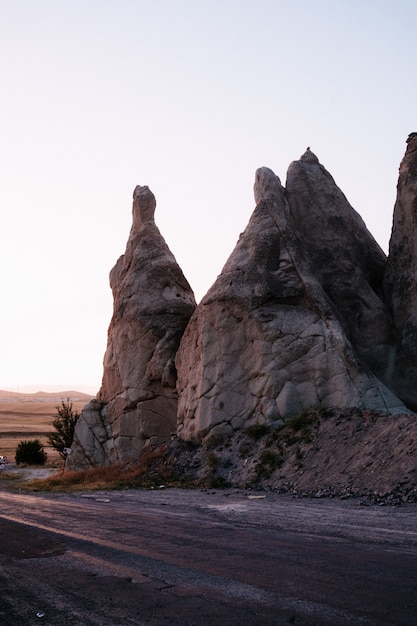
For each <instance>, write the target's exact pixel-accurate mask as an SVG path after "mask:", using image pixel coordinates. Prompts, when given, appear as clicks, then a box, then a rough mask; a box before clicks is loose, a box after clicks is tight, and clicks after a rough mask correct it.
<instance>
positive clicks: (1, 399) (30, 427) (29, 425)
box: [0, 390, 91, 466]
mask: <svg viewBox="0 0 417 626" xmlns="http://www.w3.org/2000/svg"><path fill="white" fill-rule="evenodd" d="M90 398H91V396H89V395H87V394H84V393H81V392H78V391H72V390H70V391H65V390H63V391H59V392H44V391H38V392H37V393H18V392H12V391H0V455H5V456H7V458H8V460H9V462H14V460H15V451H16V447H17V445H18V444H19V442H20V441H27V440H30V439H39V440H40V442H41V443H42V444H43V446H44V448H45V452H46V453H47V455H48V458H47V461H46V465H47V466H57V465H59V464H62V460H61V459H60V456H59V454H58V452H57V451H56V450H54V449H53V448H51V447H50V446H49V445H48V441H47V436H48V433H49V432H51V431H53V426H52V421H53V420H54V418H55V416H56V413H57V407H58V406H59V405H60V404H61V402H62V401H63V400H64V401H65V402H66V401H67V400H68V399H69V400H70V401H71V402H72V406H73V409H74V411H77V412H78V413H81V410H82V408H83V407H84V406H85V405H86V404H87V402H88V401H89V400H90Z"/></svg>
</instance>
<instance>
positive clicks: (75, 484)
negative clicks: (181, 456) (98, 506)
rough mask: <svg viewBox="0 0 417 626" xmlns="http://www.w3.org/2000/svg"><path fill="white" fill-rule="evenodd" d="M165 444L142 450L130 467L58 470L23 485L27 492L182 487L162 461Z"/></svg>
mask: <svg viewBox="0 0 417 626" xmlns="http://www.w3.org/2000/svg"><path fill="white" fill-rule="evenodd" d="M166 448H167V446H166V445H163V446H158V447H157V448H146V449H144V450H143V452H142V455H141V459H140V461H139V462H138V463H137V464H135V465H132V466H130V467H122V466H120V465H112V466H111V467H95V468H91V469H88V470H81V471H77V472H66V471H62V472H59V473H57V474H54V475H53V476H50V477H49V478H44V479H41V480H32V481H28V482H27V483H25V484H24V488H25V489H28V490H30V491H52V492H57V491H81V490H86V489H88V490H99V489H132V488H139V487H143V488H155V487H161V486H166V487H168V486H170V487H172V486H182V487H184V483H183V482H181V483H180V481H179V480H178V478H177V477H176V476H175V472H174V470H173V467H172V464H171V463H170V462H169V461H166V460H165V453H166ZM189 486H191V485H189Z"/></svg>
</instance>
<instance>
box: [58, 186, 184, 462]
mask: <svg viewBox="0 0 417 626" xmlns="http://www.w3.org/2000/svg"><path fill="white" fill-rule="evenodd" d="M155 207H156V201H155V197H154V195H153V193H152V192H151V191H150V190H149V189H148V187H140V186H138V187H136V189H135V190H134V193H133V207H132V217H133V223H132V228H131V231H130V235H129V239H128V242H127V246H126V252H125V254H124V255H123V256H121V257H120V258H119V260H118V261H117V263H116V265H115V267H114V268H113V269H112V271H111V273H110V285H111V288H112V291H113V299H114V311H113V317H112V320H111V322H110V326H109V331H108V344H107V350H106V353H105V357H104V371H103V381H102V386H101V389H100V391H99V393H98V396H97V399H95V400H93V401H92V402H90V403H89V404H88V405H87V406H86V407H85V408H84V410H83V412H82V415H81V417H80V419H79V421H78V423H77V427H76V431H75V438H74V443H73V445H72V450H71V454H70V456H69V457H68V462H67V465H68V467H69V468H70V469H71V468H77V469H79V468H82V467H89V466H95V465H108V464H114V463H121V464H126V463H129V462H133V461H135V460H137V459H138V457H139V455H140V451H141V449H142V447H143V445H144V443H145V442H153V441H160V440H161V439H164V438H167V437H169V436H170V435H172V434H173V433H175V429H176V416H177V392H176V371H175V365H174V358H175V354H176V352H177V349H178V345H179V342H180V339H181V336H182V334H183V332H184V329H185V327H186V325H187V323H188V320H189V318H190V316H191V314H192V313H193V311H194V308H195V300H194V295H193V292H192V290H191V288H190V286H189V284H188V282H187V281H186V280H185V278H184V275H183V273H182V271H181V270H180V268H179V267H178V265H177V262H176V260H175V258H174V256H173V255H172V253H171V252H170V250H169V248H168V246H167V244H166V242H165V241H164V239H163V237H162V235H161V234H160V232H159V230H158V228H157V226H156V224H155V221H154V212H155Z"/></svg>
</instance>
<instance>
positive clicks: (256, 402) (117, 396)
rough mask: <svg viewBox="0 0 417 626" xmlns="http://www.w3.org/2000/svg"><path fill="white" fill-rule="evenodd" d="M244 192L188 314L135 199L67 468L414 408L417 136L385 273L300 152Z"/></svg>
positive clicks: (342, 204)
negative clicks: (305, 422)
mask: <svg viewBox="0 0 417 626" xmlns="http://www.w3.org/2000/svg"><path fill="white" fill-rule="evenodd" d="M254 193H255V203H256V208H255V210H254V212H253V215H252V217H251V219H250V221H249V224H248V226H247V228H246V230H245V232H244V233H243V234H242V235H241V236H240V239H239V241H238V243H237V245H236V247H235V249H234V251H233V252H232V254H231V256H230V257H229V259H228V261H227V262H226V265H225V266H224V268H223V270H222V272H221V274H220V276H219V277H218V278H217V280H216V281H215V283H214V285H213V286H212V287H211V288H210V289H209V291H208V293H207V294H206V296H205V297H204V298H203V300H202V301H201V302H200V304H199V305H198V307H197V308H196V307H195V301H194V297H193V294H192V291H191V288H190V286H189V285H188V283H187V281H186V280H185V278H184V276H183V274H182V272H181V270H180V268H179V267H178V265H177V263H176V261H175V259H174V257H173V256H172V254H171V252H170V251H169V249H168V247H167V245H166V243H165V241H164V240H163V238H162V236H161V234H160V233H159V230H158V229H157V227H156V225H155V222H154V210H155V198H154V196H153V194H152V193H151V192H150V191H149V189H148V188H147V187H137V188H136V189H135V192H134V200H133V225H132V229H131V232H130V236H129V240H128V243H127V247H126V252H125V254H124V255H123V256H122V257H121V258H120V259H119V260H118V262H117V264H116V266H115V267H114V268H113V270H112V272H111V274H110V283H111V287H112V290H113V296H114V313H113V318H112V320H111V323H110V327H109V333H108V345H107V351H106V354H105V358H104V373H103V382H102V387H101V389H100V392H99V394H98V396H97V399H95V400H93V401H92V402H91V403H90V404H89V405H87V406H86V407H85V409H84V410H83V413H82V416H81V418H80V420H79V422H78V424H77V427H76V432H75V438H74V443H73V446H72V451H71V455H70V457H69V459H68V467H69V468H77V469H79V468H82V467H89V466H92V465H93V466H94V465H103V464H104V465H106V464H113V463H122V464H126V463H130V462H133V461H135V460H137V459H138V458H139V456H140V453H141V450H142V448H143V446H144V445H145V444H146V443H149V442H151V443H152V442H154V441H161V440H164V439H165V440H166V439H167V438H169V437H170V436H171V435H173V433H175V432H176V433H177V435H178V438H179V439H182V440H185V441H194V442H201V441H208V440H210V439H211V438H212V437H214V436H217V435H221V436H222V437H223V438H224V437H228V436H230V437H232V435H233V439H234V440H235V439H236V437H237V436H238V434H239V433H241V432H242V431H244V430H246V429H247V428H248V427H249V426H252V425H261V424H266V425H268V427H269V430H270V431H271V429H274V427H276V426H280V425H282V424H283V423H284V422H285V421H287V420H289V419H290V418H291V417H293V416H296V415H297V414H300V412H302V411H304V410H306V411H314V410H317V409H326V410H332V409H336V410H339V409H340V410H343V411H345V412H346V411H347V413H346V414H347V415H349V411H352V410H353V411H357V413H358V415H362V414H363V415H364V413H361V411H365V412H366V411H377V412H382V413H384V414H385V415H393V414H396V413H407V411H408V409H411V410H414V409H415V408H416V407H417V391H416V390H417V385H416V384H414V383H415V382H417V313H416V311H417V303H415V295H414V294H415V293H416V292H417V244H416V242H415V240H416V237H415V232H416V225H417V218H416V215H417V211H416V207H417V199H416V198H417V134H416V133H412V135H410V137H409V140H408V147H407V152H406V155H405V157H404V159H403V162H402V164H401V168H400V177H399V182H398V196H397V201H396V205H395V211H394V221H393V231H392V237H391V242H390V254H389V259H388V261H387V258H386V256H385V254H384V253H383V251H382V250H381V249H380V247H379V246H378V244H377V243H376V241H375V240H374V238H373V237H372V235H371V234H370V233H369V232H368V230H367V228H366V226H365V224H364V222H363V220H362V219H361V217H360V216H359V215H358V214H357V213H356V211H355V210H354V209H353V208H352V207H351V206H350V204H349V202H348V201H347V199H346V197H345V196H344V195H343V193H342V192H341V191H340V189H339V188H338V187H337V185H336V183H335V181H334V180H333V178H332V177H331V175H330V174H329V173H328V172H327V171H326V169H325V168H324V167H323V166H322V165H321V164H320V163H319V161H318V159H317V157H316V156H315V155H314V154H313V153H312V152H311V150H310V149H307V151H306V152H305V154H304V155H303V156H302V157H301V158H300V159H299V160H298V161H295V162H293V163H292V164H291V165H290V167H289V169H288V174H287V181H286V187H285V188H284V187H283V186H282V185H281V182H280V180H279V178H278V177H277V176H276V175H275V174H274V173H273V172H272V170H270V169H268V168H266V167H263V168H260V169H259V170H258V171H257V172H256V179H255V187H254ZM406 406H407V407H408V409H407V408H406ZM330 412H331V411H330Z"/></svg>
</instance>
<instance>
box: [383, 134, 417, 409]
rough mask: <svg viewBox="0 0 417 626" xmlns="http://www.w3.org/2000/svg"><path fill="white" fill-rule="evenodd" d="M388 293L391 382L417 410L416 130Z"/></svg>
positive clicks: (398, 205)
mask: <svg viewBox="0 0 417 626" xmlns="http://www.w3.org/2000/svg"><path fill="white" fill-rule="evenodd" d="M385 294H386V300H387V304H388V307H389V310H390V313H391V315H392V319H393V325H394V333H395V344H394V346H393V348H392V352H391V357H390V359H389V361H388V365H389V369H388V377H389V384H390V386H391V387H392V389H394V390H395V392H396V393H397V394H398V395H399V396H400V397H401V398H402V399H403V400H404V402H406V403H407V404H408V405H409V406H410V407H412V408H413V410H417V133H411V134H410V136H409V137H408V140H407V150H406V153H405V155H404V158H403V160H402V162H401V165H400V172H399V178H398V185H397V199H396V202H395V206H394V218H393V226H392V233H391V240H390V245H389V257H388V263H387V268H386V272H385Z"/></svg>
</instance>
